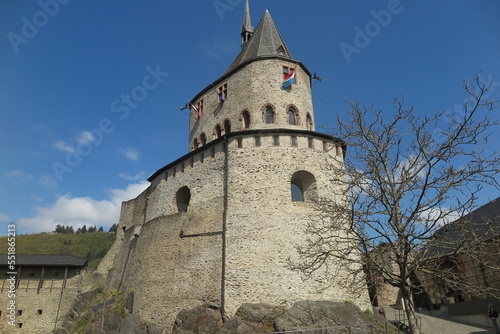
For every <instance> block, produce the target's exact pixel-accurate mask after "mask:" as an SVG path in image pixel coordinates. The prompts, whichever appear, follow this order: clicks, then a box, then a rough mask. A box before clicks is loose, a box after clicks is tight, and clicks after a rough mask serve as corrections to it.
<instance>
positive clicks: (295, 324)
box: [173, 301, 386, 334]
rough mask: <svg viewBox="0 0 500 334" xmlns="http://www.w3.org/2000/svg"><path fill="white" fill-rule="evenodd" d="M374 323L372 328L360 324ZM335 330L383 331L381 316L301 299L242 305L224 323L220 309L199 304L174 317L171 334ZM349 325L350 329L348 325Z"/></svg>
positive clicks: (243, 333) (361, 332) (344, 304)
mask: <svg viewBox="0 0 500 334" xmlns="http://www.w3.org/2000/svg"><path fill="white" fill-rule="evenodd" d="M365 324H377V325H374V326H372V328H370V327H367V326H362V325H365ZM343 326H345V327H344V328H338V329H337V331H336V333H343V330H344V331H345V332H346V333H359V334H363V333H366V332H371V333H385V326H386V324H385V322H384V319H382V318H380V317H379V316H375V315H372V314H366V313H361V312H360V309H359V308H358V307H357V306H355V305H353V304H351V303H345V302H331V301H300V302H296V303H295V304H293V305H292V307H290V308H288V309H286V308H283V307H277V306H272V305H267V304H243V305H242V306H241V307H240V308H239V309H238V311H237V312H236V314H235V315H234V316H233V317H231V318H230V319H227V321H225V322H223V321H222V317H221V313H220V310H217V309H214V308H209V307H203V306H198V307H196V308H193V309H191V310H183V311H181V312H180V313H179V315H178V316H177V319H176V321H175V325H174V327H173V333H174V334H253V333H272V332H277V331H291V330H300V329H313V328H325V327H343ZM347 326H349V328H348V327H347Z"/></svg>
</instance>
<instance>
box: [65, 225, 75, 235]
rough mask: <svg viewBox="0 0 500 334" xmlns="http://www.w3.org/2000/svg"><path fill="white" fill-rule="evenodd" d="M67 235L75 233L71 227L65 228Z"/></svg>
mask: <svg viewBox="0 0 500 334" xmlns="http://www.w3.org/2000/svg"><path fill="white" fill-rule="evenodd" d="M66 231H67V233H75V230H74V229H73V226H67V227H66Z"/></svg>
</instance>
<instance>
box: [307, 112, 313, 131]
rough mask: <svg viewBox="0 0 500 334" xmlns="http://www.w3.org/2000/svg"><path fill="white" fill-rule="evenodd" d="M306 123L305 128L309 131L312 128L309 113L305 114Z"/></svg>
mask: <svg viewBox="0 0 500 334" xmlns="http://www.w3.org/2000/svg"><path fill="white" fill-rule="evenodd" d="M306 125H307V130H310V131H312V130H313V120H312V117H311V114H310V113H307V116H306Z"/></svg>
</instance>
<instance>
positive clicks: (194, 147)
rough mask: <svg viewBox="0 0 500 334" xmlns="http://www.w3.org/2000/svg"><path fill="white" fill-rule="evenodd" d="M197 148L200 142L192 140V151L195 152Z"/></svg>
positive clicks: (196, 139)
mask: <svg viewBox="0 0 500 334" xmlns="http://www.w3.org/2000/svg"><path fill="white" fill-rule="evenodd" d="M198 147H200V142H199V141H198V138H195V139H193V150H196V149H197V148H198Z"/></svg>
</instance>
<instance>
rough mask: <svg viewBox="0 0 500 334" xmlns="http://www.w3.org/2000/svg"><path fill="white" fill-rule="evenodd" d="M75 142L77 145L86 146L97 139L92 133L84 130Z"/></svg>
mask: <svg viewBox="0 0 500 334" xmlns="http://www.w3.org/2000/svg"><path fill="white" fill-rule="evenodd" d="M75 140H76V142H77V143H79V144H82V145H85V144H87V143H89V142H93V141H94V140H95V137H94V135H93V134H92V133H91V132H90V131H87V130H83V131H81V132H79V133H78V134H77V135H76V137H75Z"/></svg>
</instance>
